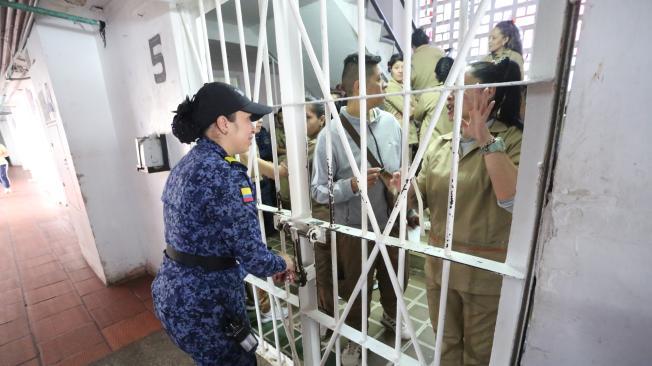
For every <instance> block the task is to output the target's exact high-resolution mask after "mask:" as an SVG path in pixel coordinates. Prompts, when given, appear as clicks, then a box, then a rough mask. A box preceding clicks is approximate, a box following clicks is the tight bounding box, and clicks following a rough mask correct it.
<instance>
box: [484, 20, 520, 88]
mask: <svg viewBox="0 0 652 366" xmlns="http://www.w3.org/2000/svg"><path fill="white" fill-rule="evenodd" d="M504 58H509V59H510V60H512V61H514V62H516V63H517V64H518V67H519V68H520V70H521V78H520V79H519V80H523V77H524V75H525V74H524V73H523V44H522V43H521V33H520V32H519V30H518V27H516V24H514V22H513V21H511V20H504V21H502V22H499V23H498V24H496V26H495V27H494V29H493V30H492V31H491V34H489V54H488V55H487V56H485V58H484V59H482V61H491V62H493V63H498V62H500V61H501V60H502V59H504Z"/></svg>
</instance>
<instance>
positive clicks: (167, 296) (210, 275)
mask: <svg viewBox="0 0 652 366" xmlns="http://www.w3.org/2000/svg"><path fill="white" fill-rule="evenodd" d="M152 299H153V302H154V311H155V313H156V316H157V317H158V318H159V320H160V321H161V323H162V324H163V328H165V330H166V332H167V333H168V335H169V336H170V338H171V339H172V341H173V342H174V343H175V344H176V345H177V346H178V347H179V348H180V349H181V350H183V351H184V352H186V353H188V354H189V355H190V356H191V357H192V358H193V360H194V361H195V363H196V364H197V365H200V366H218V365H219V366H231V365H233V366H248V365H256V354H255V351H251V352H246V351H245V350H244V349H243V348H242V347H241V346H240V344H238V343H237V342H236V341H235V340H234V339H233V338H231V337H230V336H228V335H227V334H226V333H225V331H224V329H225V325H226V324H225V322H226V317H225V314H229V315H230V316H236V317H238V318H240V319H241V320H243V321H248V319H247V316H246V311H245V298H244V281H243V277H242V274H241V273H240V269H239V268H234V269H232V270H226V271H219V272H205V271H204V270H203V269H201V268H190V267H185V266H182V265H179V264H176V263H174V262H173V261H171V260H170V259H168V258H165V259H164V261H163V264H162V265H161V269H160V270H159V273H158V274H157V276H156V278H155V279H154V282H153V283H152Z"/></svg>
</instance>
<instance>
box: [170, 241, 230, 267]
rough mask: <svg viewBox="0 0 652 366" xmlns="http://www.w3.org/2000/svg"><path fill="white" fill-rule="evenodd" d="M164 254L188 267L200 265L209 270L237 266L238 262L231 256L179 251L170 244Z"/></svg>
mask: <svg viewBox="0 0 652 366" xmlns="http://www.w3.org/2000/svg"><path fill="white" fill-rule="evenodd" d="M163 253H165V256H166V257H168V258H170V259H171V260H173V261H175V262H177V263H179V264H183V265H184V266H188V267H201V268H203V269H205V270H206V271H209V272H215V271H223V270H225V269H231V268H234V267H237V266H238V262H237V261H236V260H235V258H233V257H218V256H206V257H204V256H200V255H194V254H188V253H184V252H180V251H178V250H176V249H174V248H172V247H171V246H170V245H168V246H167V247H166V248H165V250H164V251H163Z"/></svg>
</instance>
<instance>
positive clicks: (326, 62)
mask: <svg viewBox="0 0 652 366" xmlns="http://www.w3.org/2000/svg"><path fill="white" fill-rule="evenodd" d="M327 9H328V7H327V6H326V0H320V1H319V15H320V17H319V23H320V27H321V64H322V68H323V77H324V80H325V81H326V82H327V83H328V88H329V91H330V80H331V78H330V58H329V57H330V56H329V52H328V10H327ZM324 98H325V99H330V98H331V95H330V94H328V95H324ZM324 112H325V128H326V165H327V169H328V207H329V212H330V220H329V221H330V224H331V226H332V225H333V220H334V217H333V213H334V210H335V195H334V193H333V136H332V133H331V111H330V109H328V108H325V111H324ZM327 240H329V242H330V244H331V247H330V248H331V280H332V283H333V318H334V319H335V321H336V322H337V321H338V320H339V319H340V311H339V300H338V299H339V285H338V277H337V271H338V269H337V234H336V233H335V231H330V238H328V239H327ZM340 346H341V345H340V338H339V337H338V338H337V341H336V342H335V365H336V366H340V364H341V363H342V360H341V357H342V351H341V348H340Z"/></svg>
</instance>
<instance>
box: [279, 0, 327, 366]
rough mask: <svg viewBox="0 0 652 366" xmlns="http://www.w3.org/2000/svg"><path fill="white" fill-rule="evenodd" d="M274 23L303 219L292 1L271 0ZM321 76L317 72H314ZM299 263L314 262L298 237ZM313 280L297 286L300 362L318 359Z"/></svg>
mask: <svg viewBox="0 0 652 366" xmlns="http://www.w3.org/2000/svg"><path fill="white" fill-rule="evenodd" d="M273 5H274V26H275V30H276V31H275V35H276V45H277V55H278V60H279V62H278V66H279V72H280V77H279V81H280V82H281V101H282V104H283V105H286V106H285V107H284V108H283V119H284V123H283V125H284V129H285V135H286V141H287V144H286V147H287V155H286V156H287V162H288V170H289V171H290V172H291V173H292V174H290V176H289V177H288V180H289V183H290V199H291V202H292V215H291V218H305V217H309V215H310V194H309V192H308V187H307V184H306V183H307V182H308V175H307V173H308V172H307V170H306V166H307V160H306V154H305V147H306V144H307V130H306V124H305V123H302V122H303V121H304V120H305V107H304V106H303V105H289V104H293V103H303V102H304V101H305V94H304V78H303V56H302V55H301V51H302V50H301V38H300V34H299V32H298V29H297V28H296V27H295V26H294V25H293V24H291V22H290V17H291V16H292V15H291V14H290V8H288V7H291V6H297V4H296V3H295V2H293V1H283V0H274V1H273ZM317 76H318V77H321V75H320V74H318V75H317ZM299 245H300V249H301V252H302V261H303V263H302V264H303V266H304V267H308V266H311V265H313V264H314V254H313V251H312V245H311V244H310V243H309V242H308V240H307V239H306V238H304V237H301V239H300V243H299ZM316 298H317V296H316V286H315V279H314V278H313V279H310V280H308V281H307V284H306V286H303V287H299V300H300V301H299V303H300V310H301V330H302V345H303V356H304V363H305V364H306V365H315V364H317V362H318V360H319V359H320V344H319V324H318V323H317V322H315V321H314V320H313V319H311V318H310V317H308V316H307V315H306V313H308V312H309V311H314V310H316V309H317V301H316Z"/></svg>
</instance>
